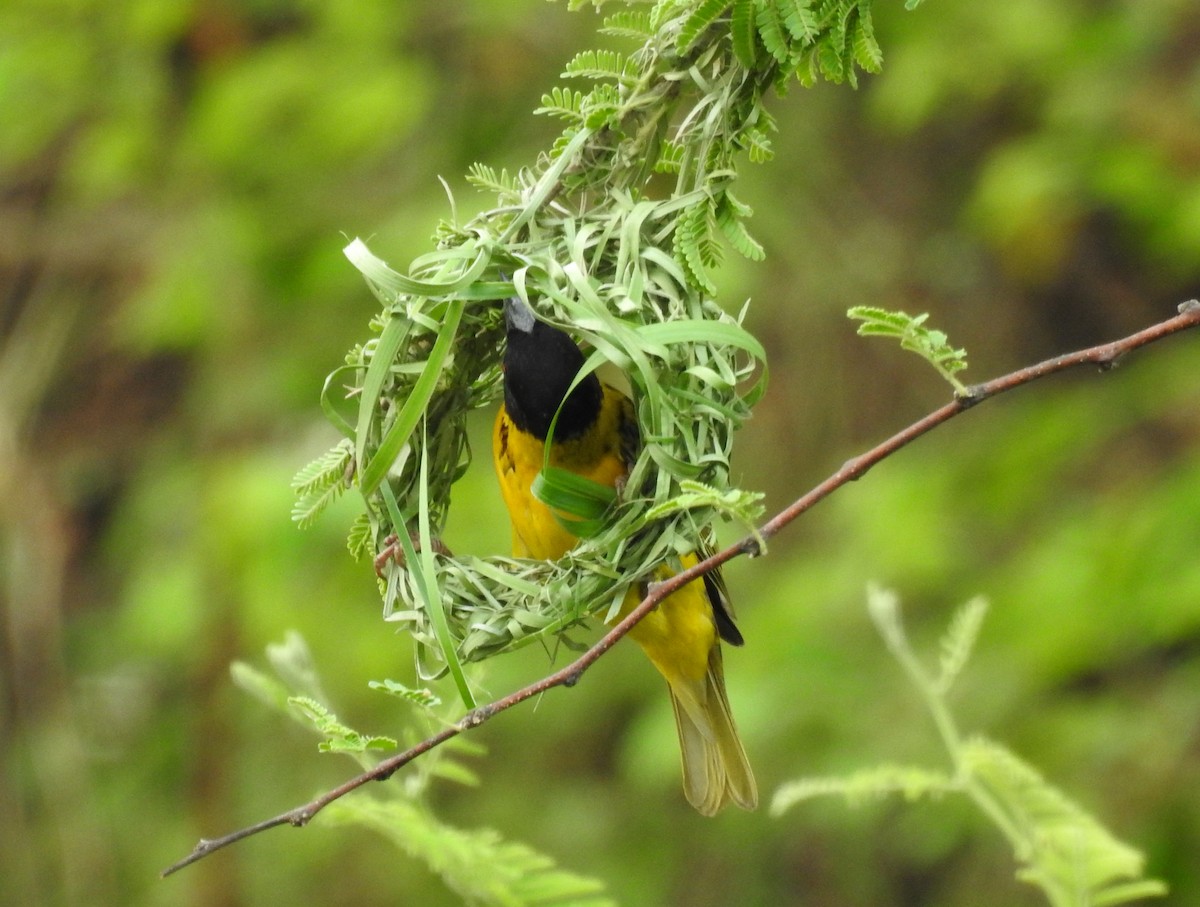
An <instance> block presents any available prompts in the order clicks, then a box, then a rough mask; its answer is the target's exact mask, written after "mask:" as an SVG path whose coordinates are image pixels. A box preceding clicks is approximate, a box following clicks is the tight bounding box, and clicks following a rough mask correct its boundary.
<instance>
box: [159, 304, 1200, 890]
mask: <svg viewBox="0 0 1200 907" xmlns="http://www.w3.org/2000/svg"><path fill="white" fill-rule="evenodd" d="M1197 326H1200V302H1198V301H1196V300H1194V299H1193V300H1190V301H1189V302H1185V303H1183V304H1181V305H1180V306H1179V314H1178V315H1176V316H1174V317H1173V318H1168V319H1167V320H1165V321H1161V322H1159V323H1157V324H1155V325H1152V326H1150V327H1148V328H1146V329H1144V330H1142V331H1138V332H1137V333H1136V334H1131V335H1130V336H1128V337H1125V338H1123V339H1121V340H1116V341H1113V342H1112V343H1105V344H1101V345H1099V346H1094V347H1089V348H1088V349H1084V350H1079V351H1077V352H1074V353H1068V354H1066V355H1063V356H1056V357H1055V358H1053V359H1047V360H1046V361H1044V362H1039V363H1037V364H1036V365H1031V366H1028V367H1027V368H1023V369H1018V370H1017V371H1015V372H1010V373H1009V374H1007V375H1002V376H1001V377H999V378H994V379H992V380H991V381H985V382H983V383H982V384H975V385H971V386H969V387H968V388H967V389H966V393H965V394H960V395H959V396H957V397H955V399H954V400H952V401H951V402H950V403H947V404H946V405H945V406H942V407H940V408H939V409H936V410H934V411H933V412H931V413H929V414H928V415H926V416H925V417H923V418H922V419H919V420H918V421H916V422H914V423H912V424H911V425H909V426H908V427H907V428H905V429H903V430H901V431H899V432H897V433H896V434H894V435H892V436H891V437H890V438H888V439H887V440H885V441H883V442H881V443H880V444H877V445H876V446H875V447H873V448H871V449H870V450H868V451H867V452H865V453H863V454H861V455H859V456H857V457H854V458H852V459H850V460H847V461H846V462H845V463H844V464H843V465H842V467H841V468H840V469H838V471H837V472H835V473H834V474H833V475H831V476H829V477H828V478H827V479H825V481H823V482H821V483H820V484H819V485H817V486H815V487H814V488H813V489H811V490H810V491H809V492H807V493H806V494H804V495H803V496H802V497H800V498H798V499H797V500H796V501H794V502H793V503H792V504H791V505H789V506H788V507H787V508H785V509H784V510H782V511H780V512H779V513H778V514H776V515H775V516H774V517H772V518H771V519H770V520H768V521H767V522H766V523H765V524H763V526H762V528H761V529H760V530H759V533H758V536H757V537H756V536H750V537H748V538H746V539H743V540H742V541H740V542H738V543H737V544H734V545H731V546H729V547H728V548H725V549H724V550H722V551H719V552H717V553H716V554H713V555H712V556H711V557H708V558H705V559H704V560H702V561H700V562H698V563H696V564H695V565H693V566H691V567H689V568H688V569H686V570H683V571H681V572H679V573H677V574H675V575H674V576H672V577H670V578H669V579H667V580H664V581H663V582H661V583H656V584H654V585H653V586H652V587H651V589H650V592H649V594H648V595H647V596H646V597H645V598H644V599H643V600H642V602H641V603H640V604H639V605H638V606H637V607H636V608H635V609H633V610H632V611H630V612H629V614H627V615H626V616H625V617H624V618H623V619H622V620H621V621H620V622H619V623H618V624H616V625H615V626H614V627H613V628H612V629H611V630H609V631H608V632H607V633H606V634H605V635H604V636H603V637H602V638H601V639H600V640H599V641H598V642H597V643H596V644H595V645H593V646H592V647H591V648H590V649H588V650H587V651H586V652H584V653H583V654H582V655H581V656H580V657H579V658H577V659H576V660H575V661H573V662H571V663H570V664H569V665H567V666H566V667H564V668H561V669H560V670H558V671H555V672H554V673H553V674H549V675H548V676H546V677H543V678H542V679H541V680H538V681H536V682H534V683H532V684H530V685H529V686H526V687H522V688H521V689H519V690H517V691H515V692H513V693H510V694H509V695H507V696H505V697H503V698H501V699H497V700H496V701H494V702H491V703H488V704H487V705H483V706H480V707H478V708H476V709H473V710H471V711H470V712H468V713H467V714H466V715H464V716H463V717H462V718H461V719H460V720H459V721H458V722H456V723H455V724H452V725H450V726H448V727H446V728H443V729H442V730H441V731H439V732H438V733H437V734H434V735H433V736H431V737H429V738H427V739H425V740H423V741H421V742H420V743H418V744H417V745H415V746H413V747H410V748H409V749H407V750H405V751H404V752H402V753H397V754H395V755H393V756H390V757H389V758H387V759H384V760H383V761H381V762H380V763H379V764H378V765H376V766H375V767H374V768H371V769H370V770H368V771H366V772H363V773H362V774H360V775H357V776H356V777H353V778H351V779H349V780H348V781H346V782H344V783H343V784H341V785H339V786H338V787H336V788H334V789H332V790H330V791H327V792H326V793H324V794H322V795H321V796H319V797H317V798H316V799H314V800H312V801H310V802H308V803H305V804H304V805H302V806H298V807H296V808H294V809H290V810H288V811H287V812H284V813H280V814H279V815H277V816H275V817H273V818H270V819H265V820H263V821H262V822H258V823H256V824H254V825H250V826H248V827H246V828H242V829H239V830H238V831H235V832H233V833H231V834H228V835H225V836H224V837H220V838H213V839H207V838H202V839H201V840H200V842H199V843H198V844H197V845H196V847H195V848H194V849H193V850H192V852H191V853H189V854H188V855H187V856H186V857H184V858H183V859H182V860H179V861H178V862H177V863H174V864H172V865H171V866H168V867H167V868H166V869H165V870H163V872H162V875H163V876H164V877H165V876H168V875H171V874H172V873H174V872H177V871H178V870H180V869H183V868H184V867H185V866H189V865H191V864H192V863H195V862H196V861H198V860H201V859H203V858H204V857H206V856H208V855H209V854H211V853H214V852H215V851H218V850H221V849H222V848H224V847H227V846H229V845H230V844H234V843H236V842H238V841H241V840H243V839H245V838H249V837H251V836H253V835H256V834H258V833H259V832H262V831H266V830H267V829H268V828H275V827H276V826H279V825H293V826H296V827H301V826H304V825H307V824H308V823H309V822H310V821H311V820H312V819H313V817H314V816H316V815H317V813H319V812H320V811H321V810H322V809H324V808H325V807H326V806H328V805H329V804H330V803H333V802H334V801H335V800H339V799H341V798H342V797H344V796H345V795H346V794H348V793H350V792H351V791H354V790H357V789H358V788H359V787H362V786H363V785H365V784H367V783H368V782H370V781H385V780H387V779H388V778H390V777H391V776H392V775H393V774H395V772H396V771H398V770H399V769H400V768H402V767H404V766H405V765H407V764H408V763H410V762H412V761H413V760H414V759H416V758H418V757H420V756H421V755H423V754H424V753H427V752H429V751H430V750H432V749H434V748H435V747H437V746H440V745H441V744H442V743H445V742H446V741H447V740H449V739H451V738H452V737H456V736H458V735H459V734H461V733H463V732H464V731H468V730H470V729H472V728H475V727H478V726H479V725H481V724H483V723H484V722H486V721H488V720H489V719H491V718H492V717H493V716H495V715H498V714H500V713H501V712H504V711H507V710H508V709H511V708H512V707H513V706H515V705H518V704H519V703H522V702H524V701H525V700H527V699H531V698H533V697H534V696H538V695H540V694H541V693H544V692H546V691H547V690H551V689H553V688H555V687H559V686H566V687H570V686H574V685H575V683H576V682H577V681H578V680H579V678H580V677H581V676H582V675H583V673H584V672H585V671H586V670H587V669H588V668H590V667H591V666H592V665H593V664H595V662H596V661H597V660H599V658H600V657H601V656H602V655H604V653H605V652H607V651H608V650H609V649H611V648H612V647H613V646H614V645H615V644H616V643H617V641H618V640H620V639H621V638H622V637H623V636H625V634H626V633H628V632H629V631H630V629H631V628H633V626H634V625H635V624H637V623H638V621H640V620H641V619H642V618H643V617H645V616H646V615H647V614H648V613H649V612H650V611H651V610H653V609H654V608H655V607H656V606H657V605H658V604H659V603H660V602H661V601H662V600H663V599H664V598H666V597H667V596H668V595H670V594H671V593H672V592H675V591H676V590H678V589H680V588H681V587H683V586H684V585H686V584H687V583H689V582H691V581H692V580H694V579H696V578H697V577H699V576H701V575H703V574H705V573H707V572H709V571H710V570H713V569H715V568H716V567H719V566H720V565H721V564H724V563H725V562H726V561H730V560H732V559H733V558H735V557H737V556H739V555H742V554H747V555H751V556H754V555H757V554H759V553H761V551H760V544H759V542H758V540H757V539H758V538H762V539H768V538H770V537H771V536H773V535H775V534H776V533H778V532H779V531H780V530H781V529H783V528H784V527H785V526H787V525H788V524H789V523H791V522H792V521H793V520H795V519H796V518H797V517H798V516H800V514H802V513H805V512H806V511H808V510H809V509H811V508H812V507H813V506H814V505H815V504H817V503H818V502H819V501H821V500H823V499H825V498H826V497H828V496H829V495H830V494H832V493H833V492H834V491H836V490H837V489H838V488H840V487H842V486H843V485H845V484H846V483H848V482H852V481H855V480H856V479H859V478H860V477H862V476H863V475H864V474H865V473H866V472H867V471H868V470H869V469H871V467H873V466H874V465H875V464H876V463H879V462H880V461H881V460H884V459H886V458H887V457H889V456H891V455H892V454H894V453H895V452H896V451H898V450H900V448H902V447H904V446H906V445H908V444H910V443H911V442H912V441H914V440H916V439H917V438H919V437H920V436H921V435H923V434H925V433H926V432H928V431H930V430H932V429H934V428H936V427H938V426H939V425H942V424H944V423H945V422H947V421H949V420H950V419H952V418H953V417H954V416H957V415H958V414H959V413H961V412H964V411H965V410H967V409H970V408H971V407H973V406H975V405H976V404H978V403H981V402H982V401H984V400H987V399H989V398H991V397H995V396H997V395H998V394H1002V393H1004V392H1005V391H1009V390H1012V389H1014V388H1017V387H1021V386H1022V385H1025V384H1028V383H1030V382H1031V381H1035V380H1037V379H1038V378H1044V377H1046V376H1047V375H1052V374H1055V373H1056V372H1061V371H1065V370H1066V369H1069V368H1074V367H1075V366H1078V365H1084V364H1087V363H1091V364H1093V365H1096V366H1098V367H1099V368H1100V369H1102V370H1107V369H1110V368H1112V367H1113V366H1114V365H1115V364H1116V362H1117V360H1118V359H1120V358H1121V357H1122V356H1124V355H1125V354H1126V353H1129V352H1130V351H1132V350H1135V349H1137V348H1139V347H1142V346H1145V345H1146V344H1149V343H1153V342H1154V341H1156V340H1161V339H1162V338H1164V337H1167V336H1170V335H1171V334H1174V333H1177V332H1179V331H1182V330H1186V329H1188V328H1193V327H1197Z"/></svg>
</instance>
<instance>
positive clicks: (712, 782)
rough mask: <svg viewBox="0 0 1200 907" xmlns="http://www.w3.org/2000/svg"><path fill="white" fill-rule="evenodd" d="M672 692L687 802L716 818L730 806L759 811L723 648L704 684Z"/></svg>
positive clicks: (678, 686) (714, 654) (712, 658)
mask: <svg viewBox="0 0 1200 907" xmlns="http://www.w3.org/2000/svg"><path fill="white" fill-rule="evenodd" d="M668 687H669V689H670V691H671V706H672V708H673V709H674V710H675V725H676V728H677V729H678V731H679V752H680V754H681V756H682V759H683V788H684V793H685V794H686V796H687V799H688V802H689V803H691V804H692V806H694V807H695V808H696V809H697V811H699V812H700V813H701V814H703V815H705V816H711V815H714V814H715V813H716V812H718V811H719V810H720V809H721V807H723V806H724V805H725V804H726V803H730V802H732V803H736V804H737V805H738V806H740V807H742V808H743V809H754V807H755V806H757V805H758V786H757V784H756V783H755V781H754V773H753V772H752V771H751V769H750V762H749V760H748V759H747V758H746V751H745V749H744V748H743V747H742V741H741V739H740V738H739V737H738V732H737V727H736V726H735V725H734V723H733V714H732V713H731V712H730V710H729V698H728V697H727V695H726V693H725V677H724V673H723V671H722V667H721V647H720V646H719V645H714V646H713V648H712V651H711V652H710V653H709V657H708V672H707V673H706V674H705V676H704V677H703V678H702V679H701V680H699V681H696V682H694V683H684V682H680V681H678V680H676V681H675V682H673V683H668Z"/></svg>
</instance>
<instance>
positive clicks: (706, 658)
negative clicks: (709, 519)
mask: <svg viewBox="0 0 1200 907" xmlns="http://www.w3.org/2000/svg"><path fill="white" fill-rule="evenodd" d="M505 319H506V322H507V329H508V330H507V344H508V345H507V348H506V350H505V355H504V405H503V406H502V407H501V408H500V412H499V414H498V415H497V417H496V424H495V430H494V432H493V445H492V447H493V451H492V452H493V457H494V459H495V464H496V473H497V475H498V476H499V479H500V488H501V491H502V492H503V495H504V502H505V504H506V505H507V506H508V512H509V516H510V517H511V518H512V527H513V553H514V555H515V556H517V557H530V558H539V559H546V560H553V559H557V558H559V557H561V556H562V555H563V554H565V553H566V552H567V551H568V550H570V549H571V548H573V547H574V546H575V544H576V543H577V542H578V538H576V537H575V536H574V535H573V534H572V533H571V532H570V531H569V530H567V529H566V528H565V527H564V526H563V525H562V524H561V523H560V522H559V521H558V520H557V519H555V517H554V515H553V514H552V513H551V512H550V510H549V508H547V507H546V505H545V504H543V503H542V502H541V501H539V500H537V499H536V498H535V497H534V496H533V494H532V492H531V486H532V483H533V480H534V478H535V477H536V476H537V474H538V473H539V472H540V471H541V469H542V466H543V464H544V460H545V439H546V437H547V435H548V434H549V429H550V423H551V420H552V419H553V418H554V415H555V413H556V412H558V411H559V406H560V404H561V405H562V411H561V412H560V413H559V415H558V421H557V422H556V423H555V428H554V438H553V441H552V442H551V445H550V465H551V466H555V467H557V468H559V469H565V470H569V471H570V472H573V473H576V474H578V475H581V476H584V477H586V478H589V479H591V480H593V481H595V482H599V483H601V484H603V485H607V486H610V487H615V486H617V485H618V484H620V483H621V482H622V481H623V480H624V477H625V476H626V474H627V473H628V471H629V469H630V467H631V466H632V464H633V460H634V457H635V455H636V452H637V448H638V428H637V419H636V417H635V414H634V411H633V405H632V403H631V402H630V400H629V398H628V397H626V396H625V395H624V394H622V393H621V392H620V391H618V390H616V389H615V388H613V387H611V386H609V385H607V384H603V383H601V382H600V380H599V379H598V378H596V376H595V375H589V376H587V377H586V378H584V379H583V380H582V381H581V382H580V383H579V385H578V386H577V387H576V388H575V390H574V391H572V392H571V395H570V397H569V398H567V399H566V402H565V403H564V402H563V401H564V398H566V397H567V390H568V388H569V387H570V385H571V383H572V382H573V381H574V380H575V377H576V375H577V374H578V373H579V370H580V367H581V366H582V365H583V354H582V353H581V352H580V351H579V348H578V347H577V346H576V345H575V343H574V341H573V340H571V338H570V337H569V336H567V335H566V334H565V333H563V332H562V331H560V330H558V329H557V328H554V327H551V326H550V325H548V324H545V323H544V322H541V321H538V320H537V319H536V318H534V316H533V313H532V312H531V311H530V310H529V308H528V307H527V306H525V304H524V303H522V302H520V301H519V300H515V299H514V300H510V301H509V302H508V303H507V304H506V307H505ZM682 560H683V565H684V567H687V566H690V565H692V564H694V563H696V561H697V557H696V555H694V554H693V555H689V556H688V557H685V558H683V559H682ZM668 575H669V574H668V573H667V572H666V571H665V570H664V571H662V572H661V573H660V575H659V576H658V577H657V578H658V579H663V578H665V577H666V576H668ZM644 589H645V583H640V584H635V585H634V586H633V587H631V588H630V590H629V594H628V595H627V596H626V598H625V602H624V604H623V612H622V613H627V612H628V611H629V610H630V609H632V608H633V607H635V606H636V605H637V604H638V602H639V601H641V599H642V597H643V593H644ZM629 636H630V638H631V639H633V640H634V641H635V642H637V643H638V644H639V645H640V646H641V647H642V649H643V650H644V651H645V653H646V655H647V656H648V657H649V658H650V661H651V662H652V663H653V664H654V666H655V668H657V669H658V671H659V673H661V674H662V675H663V677H665V678H666V681H667V687H668V689H669V690H670V693H671V703H672V705H673V707H674V710H675V721H676V725H677V728H678V731H679V744H680V751H681V754H682V760H683V784H684V792H685V793H686V795H687V799H688V801H689V802H690V803H691V804H692V805H693V806H694V807H695V808H696V809H697V810H699V811H700V812H701V813H703V814H705V815H713V814H714V813H716V812H717V811H718V810H719V809H721V807H723V806H724V805H725V804H726V803H729V802H733V803H736V804H737V805H738V806H741V807H744V808H746V809H753V808H754V806H755V805H756V804H757V802H758V790H757V787H756V785H755V782H754V775H753V773H752V772H751V770H750V764H749V762H748V761H747V759H746V752H745V750H744V749H743V747H742V743H741V740H740V739H739V737H738V733H737V728H736V727H735V726H734V723H733V716H732V714H731V712H730V709H729V700H728V697H727V696H726V693H725V679H724V674H723V672H722V665H721V645H720V641H721V640H722V639H723V640H725V641H726V642H729V643H731V644H733V645H741V643H742V637H741V634H740V633H739V632H738V630H737V627H736V626H735V625H734V623H733V618H732V615H731V613H730V611H729V603H728V599H727V596H726V594H725V589H724V585H723V583H722V582H721V579H720V576H719V575H718V574H716V573H710V574H707V575H706V576H704V577H703V578H702V579H698V580H695V581H693V582H691V583H688V584H687V585H686V586H684V587H683V588H682V589H680V590H678V591H677V592H675V593H673V594H672V595H671V596H669V597H668V598H667V599H665V600H664V601H663V602H662V603H661V604H660V605H659V606H658V608H657V609H655V610H654V611H652V612H651V613H650V614H648V615H647V616H646V617H645V619H643V620H642V621H641V622H640V623H639V624H638V625H637V626H636V627H635V628H634V629H633V630H631V631H630V633H629Z"/></svg>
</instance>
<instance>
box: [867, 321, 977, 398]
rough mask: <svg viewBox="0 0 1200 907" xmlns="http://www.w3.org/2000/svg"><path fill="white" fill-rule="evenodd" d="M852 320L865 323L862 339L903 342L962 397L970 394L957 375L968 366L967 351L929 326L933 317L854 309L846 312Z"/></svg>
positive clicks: (902, 344) (941, 332)
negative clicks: (873, 338) (885, 339)
mask: <svg viewBox="0 0 1200 907" xmlns="http://www.w3.org/2000/svg"><path fill="white" fill-rule="evenodd" d="M846 316H847V317H848V318H853V319H855V320H858V321H861V322H862V324H860V325H859V326H858V334H859V336H860V337H892V338H894V339H896V340H899V341H900V347H901V349H905V350H908V351H909V352H910V353H916V354H917V355H918V356H920V357H921V358H922V359H924V360H925V361H926V362H928V363H929V364H930V365H932V366H933V367H934V368H935V369H937V371H938V374H939V375H941V376H942V377H943V378H945V379H946V380H947V381H949V382H950V385H951V386H952V387H953V388H954V392H955V393H956V394H958V395H959V396H966V395H967V387H966V385H964V384H963V383H962V382H961V381H959V380H958V378H957V377H955V375H956V374H957V373H958V372H961V371H962V370H963V369H965V368H966V367H967V351H966V350H964V349H955V348H954V347H952V346H951V345H950V339H949V338H948V337H947V336H946V334H945V332H943V331H937V330H934V329H933V328H929V327H926V326H925V322H926V321H927V320H928V319H929V314H928V313H924V314H921V315H916V316H914V315H909V314H907V313H906V312H891V311H888V310H887V309H880V308H875V307H874V306H863V305H860V306H854V307H853V308H852V309H850V310H849V311H848V312H846Z"/></svg>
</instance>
